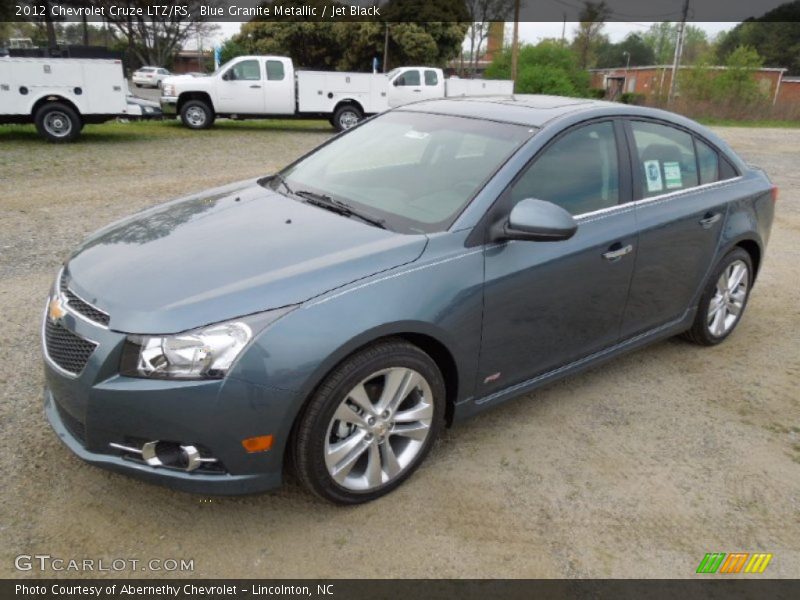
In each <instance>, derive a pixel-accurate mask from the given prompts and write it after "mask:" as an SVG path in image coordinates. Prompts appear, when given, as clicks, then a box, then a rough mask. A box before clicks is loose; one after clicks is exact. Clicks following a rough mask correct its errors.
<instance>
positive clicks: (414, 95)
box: [389, 69, 424, 106]
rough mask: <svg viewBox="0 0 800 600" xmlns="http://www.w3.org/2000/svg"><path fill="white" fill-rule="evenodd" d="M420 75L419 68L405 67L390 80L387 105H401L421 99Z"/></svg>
mask: <svg viewBox="0 0 800 600" xmlns="http://www.w3.org/2000/svg"><path fill="white" fill-rule="evenodd" d="M423 98H424V94H423V92H422V76H421V75H420V72H419V69H406V70H405V71H403V72H402V73H400V74H399V75H398V76H396V77H395V78H394V80H393V81H392V87H391V88H390V90H389V106H402V105H403V104H408V103H409V102H416V101H417V100H422V99H423Z"/></svg>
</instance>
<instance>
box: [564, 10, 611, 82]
mask: <svg viewBox="0 0 800 600" xmlns="http://www.w3.org/2000/svg"><path fill="white" fill-rule="evenodd" d="M610 14H611V13H610V11H609V9H608V6H607V5H606V3H605V2H604V1H601V2H584V3H583V9H582V10H581V12H580V16H579V17H578V18H579V19H580V22H579V24H578V27H577V28H576V29H575V39H574V40H573V41H572V47H573V48H574V49H575V52H576V53H577V55H578V64H579V65H580V67H581V68H582V69H588V68H589V67H590V66H591V65H592V64H593V63H594V58H595V50H596V48H597V46H598V44H600V43H602V41H603V39H604V36H603V27H604V26H605V23H604V21H605V20H606V19H607V18H608V17H609V15H610Z"/></svg>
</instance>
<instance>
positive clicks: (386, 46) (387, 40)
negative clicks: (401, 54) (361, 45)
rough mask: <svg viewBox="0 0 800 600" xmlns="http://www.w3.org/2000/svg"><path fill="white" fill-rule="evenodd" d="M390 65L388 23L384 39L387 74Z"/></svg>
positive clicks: (384, 68) (384, 63) (387, 23)
mask: <svg viewBox="0 0 800 600" xmlns="http://www.w3.org/2000/svg"><path fill="white" fill-rule="evenodd" d="M388 64H389V22H388V21H387V22H386V34H385V35H384V38H383V72H384V73H386V68H387V67H386V65H388Z"/></svg>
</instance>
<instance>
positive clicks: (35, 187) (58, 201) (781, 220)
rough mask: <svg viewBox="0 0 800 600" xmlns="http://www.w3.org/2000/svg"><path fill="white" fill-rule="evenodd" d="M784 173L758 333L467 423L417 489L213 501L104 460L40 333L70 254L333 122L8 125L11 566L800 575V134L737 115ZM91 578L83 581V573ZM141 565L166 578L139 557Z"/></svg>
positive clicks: (2, 305)
mask: <svg viewBox="0 0 800 600" xmlns="http://www.w3.org/2000/svg"><path fill="white" fill-rule="evenodd" d="M719 132H720V133H721V134H722V135H723V137H725V138H727V139H728V140H729V141H730V142H731V143H732V144H733V146H734V147H736V148H737V149H738V150H739V151H740V152H741V153H742V154H743V155H744V156H745V157H746V158H747V159H749V160H751V161H752V162H755V163H756V164H760V165H762V166H764V167H766V168H767V169H768V170H769V172H770V174H771V175H772V177H773V179H774V181H775V182H776V183H777V184H778V185H779V186H780V187H781V188H782V189H781V197H780V199H779V201H778V210H777V218H776V221H775V224H774V227H773V236H772V240H771V243H770V247H769V250H768V253H767V256H766V260H765V263H764V267H763V270H762V272H761V275H760V277H759V281H758V285H757V286H756V287H755V290H754V293H753V296H752V298H751V301H750V304H749V306H748V310H747V314H746V315H745V317H744V320H743V321H742V323H741V324H740V326H739V328H738V329H737V331H736V333H735V334H734V335H733V336H732V337H731V338H730V339H729V340H728V341H726V342H725V344H723V345H722V346H720V347H717V348H713V349H701V348H698V347H695V346H692V345H689V344H686V343H684V342H682V341H678V340H669V341H666V342H663V343H660V344H657V345H655V346H652V347H650V348H647V349H645V350H642V351H639V352H636V353H634V354H631V355H628V356H626V357H623V358H621V359H617V360H616V361H614V362H612V363H608V364H606V365H604V366H601V367H599V368H596V369H594V370H592V371H590V372H588V373H585V374H582V375H579V376H576V377H572V378H571V379H568V380H566V381H563V382H561V383H558V384H555V385H552V386H550V387H548V388H546V389H544V390H541V391H538V392H536V393H535V394H531V395H529V396H527V397H523V398H521V399H518V400H515V401H512V402H510V403H507V404H506V405H504V406H502V407H499V408H497V409H495V410H494V411H492V412H489V413H488V414H485V415H483V416H481V417H479V418H477V419H475V420H472V421H470V422H467V423H464V424H463V425H460V426H458V427H456V428H455V429H453V430H451V431H449V432H448V433H447V434H446V435H445V436H444V439H442V440H441V441H440V442H439V443H438V444H437V446H436V447H435V448H434V452H433V453H432V455H431V456H430V457H429V459H428V460H427V461H426V464H425V465H424V466H423V468H422V469H421V470H420V471H419V472H418V473H417V474H416V475H415V476H414V477H413V478H412V479H411V480H410V481H408V482H407V483H406V484H405V485H403V486H402V487H401V488H400V489H399V490H398V491H396V492H395V493H393V494H391V495H390V496H388V497H386V498H383V499H381V500H379V501H377V502H374V503H371V504H369V505H366V506H360V507H355V508H338V507H334V506H330V505H328V504H325V503H322V502H319V501H317V500H315V499H313V498H312V497H311V496H309V495H308V494H306V493H305V492H303V491H302V490H301V489H299V488H298V487H296V486H294V485H288V486H286V487H284V488H283V489H281V490H280V491H277V492H275V493H270V494H263V495H257V496H249V497H237V498H223V499H219V498H216V499H208V498H201V497H198V496H193V495H187V494H183V493H179V492H174V491H170V490H167V489H164V488H161V487H156V486H152V485H148V484H145V483H140V482H138V481H135V480H133V479H129V478H127V477H124V476H121V475H116V474H111V473H107V472H105V471H102V470H99V469H97V468H94V467H90V466H87V465H85V464H83V463H82V462H81V461H80V460H78V459H77V458H75V457H74V456H72V455H71V454H70V453H69V451H68V450H67V449H66V448H65V447H63V446H62V445H61V443H60V442H59V441H58V440H57V439H56V437H55V436H54V435H53V434H52V432H51V431H50V429H49V426H48V425H47V424H46V422H45V419H44V417H43V414H42V407H41V389H42V375H41V367H40V360H41V359H40V351H39V342H38V328H39V322H40V313H41V309H42V305H43V302H44V298H45V294H46V292H47V289H48V286H49V285H50V283H51V281H52V278H53V277H54V275H55V273H56V270H57V268H58V266H59V263H60V261H61V260H62V259H63V258H64V257H65V256H66V255H67V253H68V251H69V249H70V248H72V247H74V246H75V245H76V244H77V243H78V242H79V240H80V239H81V238H82V237H83V236H84V235H85V234H87V233H89V232H90V231H92V230H94V229H96V228H98V227H100V226H101V225H103V224H105V223H107V222H109V221H111V220H113V219H116V218H119V217H122V216H124V215H126V214H128V213H131V212H133V211H135V210H137V209H140V208H143V207H146V206H149V205H152V204H154V203H157V202H159V201H161V200H164V199H167V198H170V197H172V196H176V195H181V194H183V193H186V192H191V191H196V190H201V189H203V188H207V187H210V186H213V185H217V184H222V183H224V182H227V181H232V180H236V179H242V178H246V177H251V176H254V175H257V174H260V173H264V172H267V171H269V170H270V169H272V168H274V167H277V166H279V165H281V164H283V163H285V162H286V161H288V160H290V159H291V158H293V157H295V156H297V155H299V154H301V153H302V152H304V151H306V150H307V149H309V148H311V147H313V146H314V145H315V144H317V143H319V142H320V141H322V140H324V139H325V138H326V137H327V136H328V135H330V129H329V128H328V126H327V123H282V122H271V123H227V124H222V125H221V126H218V127H216V128H215V129H213V130H211V131H208V132H189V131H186V130H183V129H181V128H178V127H177V126H175V125H173V124H160V125H158V124H155V125H144V124H132V125H127V126H126V125H107V126H94V127H87V128H86V131H85V135H84V137H83V138H82V140H81V141H80V142H79V143H77V144H75V145H71V146H68V147H59V146H53V145H46V144H44V143H41V142H40V141H39V140H38V139H37V138H36V137H35V135H34V134H33V133H32V129H31V128H29V127H9V128H3V129H0V208H2V210H1V211H0V314H2V315H3V318H2V319H1V320H0V339H2V348H3V350H4V351H3V357H4V360H3V361H2V362H0V384H2V387H1V388H0V390H1V391H0V394H1V395H2V402H0V485H1V486H2V502H0V577H19V576H26V575H28V576H35V575H38V574H39V573H38V572H35V571H34V572H28V573H20V572H17V571H15V570H14V567H13V557H14V556H16V555H18V554H34V553H46V554H50V555H53V556H60V557H65V558H84V557H86V558H95V559H98V558H105V559H111V558H135V559H139V560H146V559H151V558H162V559H164V558H178V559H180V558H187V559H194V572H193V573H192V575H194V576H199V577H217V576H222V577H235V576H237V577H247V576H249V577H337V576H342V575H348V576H355V577H690V576H692V574H693V573H694V570H695V568H696V567H697V564H698V563H699V562H700V559H701V558H702V557H703V555H704V554H705V553H706V552H715V551H721V552H734V551H745V552H754V551H762V552H771V553H773V554H774V558H773V560H772V562H771V564H770V565H769V569H768V571H767V574H766V575H767V576H775V577H797V576H798V575H800V549H799V548H800V547H799V546H798V540H799V539H800V403H799V402H798V377H799V376H800V339H799V336H800V308H798V306H799V305H798V303H797V299H796V298H797V291H798V287H797V286H798V283H797V282H798V281H800V266H799V265H800V244H798V242H799V241H800V237H799V236H798V231H799V230H800V191H798V190H800V174H798V171H797V164H798V156H800V131H798V130H780V129H739V128H730V129H719ZM67 575H68V576H69V575H70V574H67ZM117 575H123V576H134V575H136V576H149V575H164V573H152V572H150V573H148V572H123V573H119V574H117Z"/></svg>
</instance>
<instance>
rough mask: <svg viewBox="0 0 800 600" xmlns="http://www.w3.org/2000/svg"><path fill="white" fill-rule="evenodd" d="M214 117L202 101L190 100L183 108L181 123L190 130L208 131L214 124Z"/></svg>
mask: <svg viewBox="0 0 800 600" xmlns="http://www.w3.org/2000/svg"><path fill="white" fill-rule="evenodd" d="M214 116H215V115H214V111H213V110H211V107H210V106H209V105H208V104H207V103H205V102H203V101H202V100H189V101H188V102H186V103H185V104H184V105H183V107H182V108H181V122H182V123H183V124H184V125H185V126H186V127H188V128H189V129H208V128H209V127H211V126H212V125H213V124H214Z"/></svg>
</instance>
